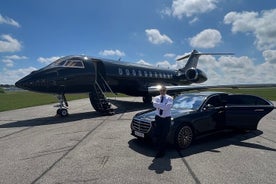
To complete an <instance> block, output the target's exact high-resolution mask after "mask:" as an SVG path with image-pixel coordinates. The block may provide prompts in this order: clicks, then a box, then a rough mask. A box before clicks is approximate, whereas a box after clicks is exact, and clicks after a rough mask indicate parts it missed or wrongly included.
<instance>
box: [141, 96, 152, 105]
mask: <svg viewBox="0 0 276 184" xmlns="http://www.w3.org/2000/svg"><path fill="white" fill-rule="evenodd" d="M143 102H144V103H145V104H150V103H151V102H152V96H150V95H146V96H143Z"/></svg>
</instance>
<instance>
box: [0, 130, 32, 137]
mask: <svg viewBox="0 0 276 184" xmlns="http://www.w3.org/2000/svg"><path fill="white" fill-rule="evenodd" d="M30 128H33V127H27V128H24V129H21V130H19V131H16V132H13V133H10V134H7V135H4V136H2V137H0V139H3V138H6V137H9V136H11V135H14V134H17V133H20V132H23V131H25V130H28V129H30Z"/></svg>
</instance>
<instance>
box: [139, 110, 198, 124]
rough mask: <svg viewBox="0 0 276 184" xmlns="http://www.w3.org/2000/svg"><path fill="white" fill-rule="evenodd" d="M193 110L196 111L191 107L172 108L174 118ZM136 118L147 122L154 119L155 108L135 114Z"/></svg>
mask: <svg viewBox="0 0 276 184" xmlns="http://www.w3.org/2000/svg"><path fill="white" fill-rule="evenodd" d="M193 112H195V111H194V110H191V109H172V110H171V114H172V118H174V119H175V118H177V117H179V116H185V115H188V114H191V113H193ZM134 119H137V120H141V121H145V122H151V121H154V120H155V110H151V111H146V112H141V113H138V114H136V115H135V116H134Z"/></svg>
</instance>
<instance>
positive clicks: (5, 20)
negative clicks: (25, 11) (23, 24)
mask: <svg viewBox="0 0 276 184" xmlns="http://www.w3.org/2000/svg"><path fill="white" fill-rule="evenodd" d="M0 24H9V25H12V26H15V27H20V24H19V23H18V22H16V21H15V20H13V19H11V18H9V17H3V16H2V15H1V14H0Z"/></svg>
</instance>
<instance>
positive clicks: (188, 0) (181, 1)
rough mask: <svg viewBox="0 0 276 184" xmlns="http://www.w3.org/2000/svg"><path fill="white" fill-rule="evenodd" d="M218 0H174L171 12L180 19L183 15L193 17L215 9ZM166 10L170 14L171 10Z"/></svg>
mask: <svg viewBox="0 0 276 184" xmlns="http://www.w3.org/2000/svg"><path fill="white" fill-rule="evenodd" d="M217 2H218V0H174V1H173V3H172V7H171V14H172V15H173V16H174V17H178V18H179V19H182V17H183V16H186V17H191V16H194V15H198V14H202V13H206V12H210V11H212V10H214V9H215V8H216V3H217ZM166 12H167V14H168V12H169V11H168V10H167V11H166Z"/></svg>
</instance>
